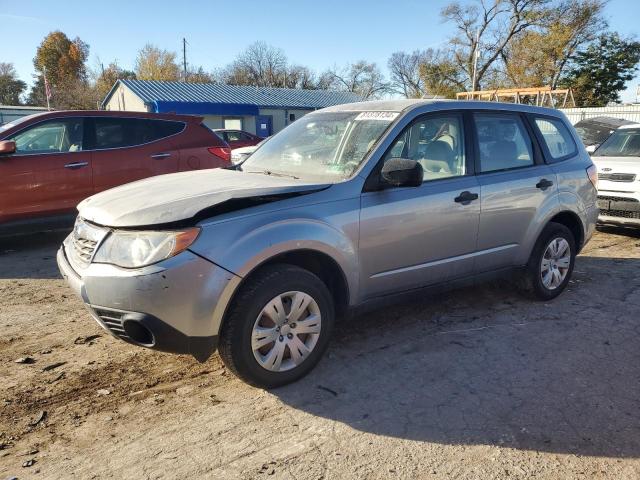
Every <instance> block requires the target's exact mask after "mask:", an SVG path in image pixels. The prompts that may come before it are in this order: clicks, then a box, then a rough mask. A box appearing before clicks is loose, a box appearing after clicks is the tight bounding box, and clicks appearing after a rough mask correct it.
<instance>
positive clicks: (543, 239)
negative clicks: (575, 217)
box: [520, 222, 576, 301]
mask: <svg viewBox="0 0 640 480" xmlns="http://www.w3.org/2000/svg"><path fill="white" fill-rule="evenodd" d="M575 259H576V242H575V239H574V237H573V234H572V233H571V230H569V229H568V228H567V227H565V226H564V225H562V224H559V223H555V222H550V223H549V224H548V225H547V226H546V227H545V228H544V229H543V230H542V233H541V234H540V236H539V237H538V240H537V241H536V244H535V246H534V247H533V251H532V252H531V257H530V258H529V262H528V263H527V266H526V269H525V271H524V273H523V275H522V278H521V280H520V287H521V290H522V291H523V292H524V293H525V294H527V296H529V297H532V298H534V299H537V300H543V301H547V300H552V299H554V298H556V297H557V296H558V295H560V294H561V293H562V292H563V291H564V289H565V288H566V287H567V285H568V284H569V280H570V279H571V274H572V273H573V267H574V265H575Z"/></svg>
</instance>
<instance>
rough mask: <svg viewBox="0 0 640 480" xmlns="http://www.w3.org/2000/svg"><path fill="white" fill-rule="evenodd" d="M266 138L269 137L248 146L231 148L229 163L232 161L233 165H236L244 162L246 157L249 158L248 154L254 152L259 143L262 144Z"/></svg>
mask: <svg viewBox="0 0 640 480" xmlns="http://www.w3.org/2000/svg"><path fill="white" fill-rule="evenodd" d="M268 139H269V137H267V138H265V139H264V140H262V141H261V142H260V143H258V144H257V145H251V146H249V147H241V148H236V149H235V150H231V163H233V164H234V165H238V164H239V163H242V162H244V161H245V160H246V159H247V158H249V155H251V154H252V153H253V152H255V151H256V150H257V149H258V147H259V146H260V145H263V144H264V142H266V141H267V140H268Z"/></svg>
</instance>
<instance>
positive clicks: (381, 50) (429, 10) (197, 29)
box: [0, 0, 640, 101]
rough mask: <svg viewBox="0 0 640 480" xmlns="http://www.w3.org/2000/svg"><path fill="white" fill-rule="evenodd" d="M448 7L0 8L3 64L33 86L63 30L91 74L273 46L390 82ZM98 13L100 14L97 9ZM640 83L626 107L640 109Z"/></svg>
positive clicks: (140, 4) (439, 35)
mask: <svg viewBox="0 0 640 480" xmlns="http://www.w3.org/2000/svg"><path fill="white" fill-rule="evenodd" d="M447 3H449V0H422V1H419V0H387V1H385V2H376V1H372V0H369V1H364V0H322V1H310V0H297V1H292V0H280V1H278V0H272V1H271V2H268V1H264V0H263V1H254V0H244V1H242V2H239V1H236V2H228V1H190V2H188V1H183V2H166V1H161V0H157V1H132V0H129V1H127V2H123V1H118V0H114V1H111V2H91V1H87V0H84V1H77V0H71V1H64V2H51V1H43V0H42V1H34V0H22V1H20V2H17V1H15V0H0V22H1V24H2V29H1V30H2V40H1V43H0V62H12V63H13V64H14V65H15V66H16V69H17V70H18V74H19V75H20V77H21V78H22V79H23V80H25V81H27V82H28V83H30V82H31V78H32V74H33V65H32V59H33V57H34V55H35V51H36V48H37V46H38V45H39V43H40V42H41V41H42V39H43V38H44V36H45V35H46V34H47V33H49V32H50V31H53V30H57V29H59V30H62V31H63V32H65V33H66V34H67V35H68V36H69V37H75V36H79V37H80V38H82V39H83V40H84V41H85V42H87V43H88V44H89V45H90V60H89V65H90V67H91V68H97V66H98V64H99V61H102V62H103V63H104V64H105V65H106V64H108V63H109V62H111V61H113V60H117V62H118V64H119V65H121V66H122V67H125V68H133V63H134V60H135V57H136V54H137V51H138V50H139V49H140V48H141V47H142V46H143V45H144V44H145V43H147V42H150V43H153V44H156V45H158V46H160V47H162V48H166V49H169V50H174V51H180V49H181V48H182V47H181V41H182V37H186V38H187V41H188V47H187V60H188V61H189V63H190V64H193V65H195V66H200V65H201V66H202V67H203V68H204V69H205V70H208V71H210V70H213V69H215V68H217V67H221V66H224V65H226V64H228V63H229V62H230V61H232V60H233V59H234V57H235V56H236V55H237V54H238V53H239V52H240V51H241V50H243V49H244V48H245V47H246V46H248V45H249V44H251V43H253V42H254V41H256V40H264V41H266V42H267V43H269V44H271V45H275V46H277V47H280V48H282V49H283V50H284V51H285V52H286V54H287V56H288V58H289V61H290V62H295V63H300V64H303V65H308V66H310V67H311V68H313V69H314V70H324V69H326V68H328V67H332V66H342V65H344V64H346V63H348V62H352V61H356V60H360V59H366V60H369V61H375V62H377V63H378V64H379V65H380V66H381V67H382V68H383V69H384V70H385V72H386V62H387V59H388V58H389V56H390V55H391V53H392V52H395V51H398V50H406V51H410V50H414V49H416V48H420V49H423V48H427V47H434V48H435V47H438V46H444V45H445V43H444V42H445V41H446V38H447V37H448V36H449V34H450V33H451V32H452V26H451V25H450V24H445V23H442V22H441V21H440V17H439V11H440V9H441V8H442V6H444V5H446V4H447ZM98 6H99V7H98ZM606 17H607V19H608V21H609V23H610V27H611V28H612V29H613V30H617V31H618V32H620V33H622V34H624V35H631V34H638V33H640V32H639V30H640V28H639V27H638V26H637V25H638V19H639V18H640V2H639V1H637V0H610V2H609V4H608V5H607V7H606ZM638 84H640V76H638V77H637V78H636V79H634V80H633V81H631V82H629V85H628V87H629V88H628V90H627V91H626V92H625V93H624V94H623V100H625V101H631V100H634V99H635V93H636V92H635V91H636V86H637V85H638Z"/></svg>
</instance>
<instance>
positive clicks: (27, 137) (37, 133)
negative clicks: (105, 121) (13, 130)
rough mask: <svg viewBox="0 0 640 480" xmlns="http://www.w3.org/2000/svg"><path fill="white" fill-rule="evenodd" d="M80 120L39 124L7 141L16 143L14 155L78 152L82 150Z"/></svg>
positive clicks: (52, 121)
mask: <svg viewBox="0 0 640 480" xmlns="http://www.w3.org/2000/svg"><path fill="white" fill-rule="evenodd" d="M82 136H83V128H82V119H81V118H66V119H55V120H49V121H46V122H42V123H39V124H37V125H35V126H33V127H31V128H28V129H26V130H23V131H22V132H20V133H17V134H15V135H14V136H13V137H10V138H7V140H13V141H14V142H16V154H18V155H20V154H23V155H33V154H41V153H64V152H79V151H81V150H82Z"/></svg>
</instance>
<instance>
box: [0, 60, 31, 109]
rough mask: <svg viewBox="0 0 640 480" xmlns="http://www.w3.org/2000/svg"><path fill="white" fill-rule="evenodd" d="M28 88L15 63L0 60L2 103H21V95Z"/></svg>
mask: <svg viewBox="0 0 640 480" xmlns="http://www.w3.org/2000/svg"><path fill="white" fill-rule="evenodd" d="M26 88H27V84H26V83H24V82H23V81H22V80H20V79H18V74H17V73H16V69H15V68H14V67H13V64H12V63H2V62H0V105H20V96H21V95H22V93H23V92H24V91H25V89H26Z"/></svg>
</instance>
